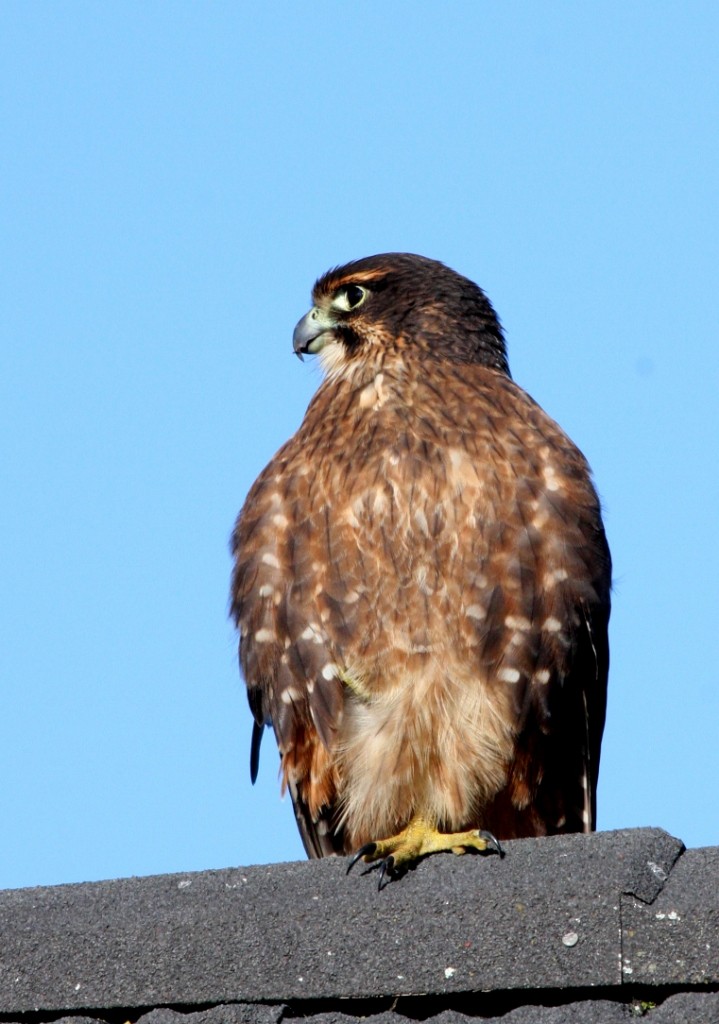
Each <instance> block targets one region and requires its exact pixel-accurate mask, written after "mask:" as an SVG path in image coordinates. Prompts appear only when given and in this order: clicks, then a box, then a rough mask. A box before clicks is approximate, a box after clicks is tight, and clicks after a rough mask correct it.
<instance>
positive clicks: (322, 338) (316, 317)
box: [292, 306, 336, 359]
mask: <svg viewBox="0 0 719 1024" xmlns="http://www.w3.org/2000/svg"><path fill="white" fill-rule="evenodd" d="M335 327H336V323H335V321H334V320H333V319H332V317H330V316H328V315H327V313H325V312H324V311H323V310H321V309H319V308H318V307H317V306H313V307H312V309H311V310H310V311H309V313H307V314H305V316H303V317H302V319H301V320H300V322H299V323H298V324H297V326H296V327H295V330H294V333H293V335H292V347H293V349H294V350H295V355H296V356H299V357H300V359H302V354H303V353H304V352H309V353H310V354H312V355H315V354H316V353H317V352H319V351H320V349H322V348H324V346H325V345H326V344H327V342H328V341H330V340H331V339H330V337H329V334H330V332H331V331H332V330H333V329H334V328H335Z"/></svg>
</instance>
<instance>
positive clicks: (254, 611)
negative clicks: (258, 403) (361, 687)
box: [232, 439, 343, 857]
mask: <svg viewBox="0 0 719 1024" xmlns="http://www.w3.org/2000/svg"><path fill="white" fill-rule="evenodd" d="M310 468H311V467H310V466H309V464H307V463H306V462H305V460H304V459H303V458H301V457H300V456H298V446H297V443H296V440H295V439H293V441H291V442H289V444H287V445H285V447H284V448H283V449H281V451H280V452H279V453H278V454H277V456H275V458H274V459H273V460H272V462H271V463H270V464H269V466H268V467H267V468H266V469H265V471H264V472H263V473H262V474H261V476H260V477H259V478H258V480H257V481H256V483H255V484H254V486H253V488H252V489H251V491H250V493H249V495H248V497H247V500H246V502H245V506H244V508H243V510H242V512H241V513H240V516H239V518H238V521H237V526H236V530H235V534H234V538H233V550H234V553H235V556H236V563H235V572H234V576H233V585H232V612H233V614H234V617H235V620H236V623H237V626H238V629H239V631H240V667H241V670H242V673H243V675H244V678H245V680H246V682H247V687H248V698H249V703H250V708H251V710H252V713H253V715H254V718H255V726H254V729H253V736H252V753H251V774H252V778H253V781H254V779H255V777H256V774H257V767H258V762H259V748H260V742H261V738H262V733H263V731H264V727H265V725H270V724H271V725H272V727H273V729H274V733H275V737H276V739H277V744H278V747H279V750H280V755H281V757H282V766H281V771H282V780H283V789H284V788H288V789H289V791H290V795H291V797H292V802H293V805H294V809H295V814H296V817H297V822H298V826H299V830H300V835H301V836H302V840H303V843H304V846H305V849H306V851H307V854H308V855H309V856H311V857H321V856H327V855H329V854H331V853H335V852H338V850H341V849H342V842H343V840H342V830H341V827H339V826H338V823H337V821H336V793H337V779H336V775H335V772H334V769H333V765H332V761H331V758H330V754H329V751H330V750H331V749H332V747H333V746H334V742H335V737H336V730H337V723H338V719H339V717H340V716H341V710H342V692H341V683H340V682H339V680H338V678H337V677H336V675H335V674H334V673H333V672H331V671H330V670H329V669H328V668H327V666H329V665H332V664H333V663H334V661H333V656H332V651H331V650H330V645H329V640H328V636H327V633H326V630H325V628H324V625H323V623H322V621H321V616H320V615H319V614H317V615H312V614H307V612H308V610H309V607H310V604H311V603H313V604H315V606H316V598H317V597H318V596H321V595H318V594H316V593H314V592H315V591H316V590H317V587H318V585H320V584H319V583H318V581H319V580H321V579H322V578H323V577H327V576H328V573H329V572H330V570H331V566H329V565H327V564H326V563H324V564H322V565H320V564H319V563H318V562H317V561H316V553H315V554H314V555H313V552H312V547H313V543H312V536H313V528H312V515H311V509H312V504H311V503H312V501H313V500H315V496H314V494H312V493H311V490H312V484H311V479H310V478H311V474H310V472H309V470H310ZM314 546H315V547H316V543H315V545H314ZM328 600H329V597H328ZM318 611H319V609H318Z"/></svg>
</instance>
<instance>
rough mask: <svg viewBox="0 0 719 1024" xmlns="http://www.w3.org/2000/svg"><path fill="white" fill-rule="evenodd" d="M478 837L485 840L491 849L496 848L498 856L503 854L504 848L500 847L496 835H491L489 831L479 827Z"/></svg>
mask: <svg viewBox="0 0 719 1024" xmlns="http://www.w3.org/2000/svg"><path fill="white" fill-rule="evenodd" d="M479 838H480V839H484V841H485V842H486V844H487V846H488V847H489V848H490V849H491V850H496V851H497V853H498V854H499V856H500V857H503V856H504V850H503V849H502V847H501V845H500V843H499V839H497V837H496V836H493V835H492V833H491V832H485V830H484V829H480V830H479Z"/></svg>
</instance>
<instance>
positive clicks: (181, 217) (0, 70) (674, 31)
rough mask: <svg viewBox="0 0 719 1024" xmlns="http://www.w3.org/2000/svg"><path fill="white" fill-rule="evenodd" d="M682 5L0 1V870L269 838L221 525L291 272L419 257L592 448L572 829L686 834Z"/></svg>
mask: <svg viewBox="0 0 719 1024" xmlns="http://www.w3.org/2000/svg"><path fill="white" fill-rule="evenodd" d="M718 34H719V9H718V8H717V7H716V5H715V4H712V3H709V2H705V3H704V2H693V0H688V2H687V3H684V4H676V3H673V2H663V0H651V2H648V0H647V2H634V3H631V4H627V3H626V2H621V3H620V2H611V0H607V2H602V3H598V4H593V5H588V4H577V3H575V2H556V3H555V2H551V3H543V4H533V3H519V2H509V3H504V4H501V5H498V4H495V3H488V2H482V0H473V2H459V3H456V4H451V5H447V4H439V3H421V2H419V3H417V2H413V3H409V2H397V3H392V2H389V3H387V0H383V2H381V3H380V2H376V0H370V2H368V3H365V4H363V5H362V6H361V7H357V8H350V7H347V6H345V5H341V4H337V3H335V2H329V0H316V2H313V3H312V4H297V3H290V2H282V0H280V2H278V3H274V4H267V5H250V4H240V3H234V2H233V3H227V2H214V3H207V4H195V3H186V2H174V3H171V4H167V3H159V2H153V0H149V2H148V0H142V2H123V3H104V4H100V3H85V2H73V3H69V2H63V0H59V2H57V3H54V4H46V3H37V2H33V0H22V2H16V0H6V2H5V3H3V4H2V5H1V6H0V123H2V125H3V129H2V133H0V160H1V161H2V176H1V177H2V186H1V192H0V253H1V254H2V263H3V270H2V274H0V291H1V292H2V294H1V295H0V331H1V335H2V337H1V339H0V481H1V484H0V486H1V488H2V490H1V492H0V493H2V501H1V502H0V573H1V580H2V584H1V588H0V684H1V685H2V693H3V701H2V704H3V712H2V716H1V717H0V777H1V778H2V785H0V826H1V828H2V836H3V838H2V843H0V887H13V886H23V885H34V884H47V883H56V882H70V881H82V880H88V879H98V878H108V877H115V876H121V875H142V874H150V873H155V872H169V871H188V870H194V869H204V868H213V867H225V866H228V865H245V864H250V863H260V862H267V861H274V860H290V859H296V858H299V857H301V856H303V852H302V848H301V845H300V841H299V838H298V836H297V835H296V830H295V826H294V819H293V815H292V809H291V806H290V804H289V801H288V800H286V801H284V802H281V801H280V797H279V790H278V785H277V764H278V761H277V755H276V752H275V750H274V745H273V742H272V739H271V736H267V737H266V739H265V744H264V746H263V758H262V763H261V768H260V778H259V780H258V783H257V785H256V786H255V787H254V789H253V788H252V787H251V786H250V781H249V774H248V759H249V738H250V731H251V719H250V715H249V711H248V709H247V706H246V700H245V693H244V686H243V685H242V684H241V682H240V679H239V677H238V672H237V665H236V642H235V636H234V633H233V629H232V626H231V624H230V623H229V621H228V619H227V592H228V579H229V573H230V559H229V554H228V546H227V544H228V537H229V534H230V531H231V528H232V524H233V521H234V517H235V515H236V513H237V511H238V509H239V508H240V506H241V504H242V501H243V499H244V496H245V494H246V492H247V490H248V488H249V486H250V484H251V483H252V481H253V479H254V478H255V476H256V475H257V473H258V472H259V471H260V470H261V469H262V467H263V466H264V465H265V463H266V462H267V461H268V460H269V458H270V457H271V456H272V454H273V453H274V451H275V450H276V449H277V447H278V446H279V445H280V444H281V443H282V442H283V441H284V440H285V439H286V438H287V437H288V436H289V435H290V434H291V433H292V432H293V431H294V430H295V429H296V428H297V426H298V424H299V422H300V420H301V417H302V415H303V412H304V410H305V408H306V405H307V403H308V401H309V399H310V397H311V395H312V393H313V391H314V389H315V388H316V386H317V384H318V382H319V371H318V368H317V367H316V365H314V364H313V363H312V361H309V362H307V363H305V364H304V365H302V364H300V363H299V362H298V360H296V359H295V358H294V357H293V356H292V353H291V334H292V328H293V326H294V324H295V322H296V321H297V319H298V318H299V317H300V316H301V315H302V314H303V313H304V312H305V311H306V309H307V308H308V304H309V292H310V288H311V285H312V283H313V281H314V279H315V277H317V276H318V275H319V274H320V273H321V272H323V271H324V270H326V269H327V268H328V267H330V266H333V265H336V264H339V263H343V262H345V261H346V260H348V259H353V258H358V257H361V256H365V255H369V254H371V253H374V252H383V251H388V250H408V251H414V252H420V253H423V254H425V255H427V256H430V257H433V258H436V259H441V260H443V261H445V262H446V263H448V264H449V265H450V266H453V267H455V269H457V270H459V271H460V272H462V273H464V274H466V275H467V276H469V277H471V278H473V279H474V280H476V281H477V282H478V283H479V284H481V285H482V286H483V287H484V288H485V290H486V291H487V292H488V294H489V296H490V297H491V299H492V301H493V303H494V305H495V307H496V308H497V310H498V312H499V314H500V316H501V318H502V320H503V323H504V326H505V330H506V334H507V339H508V344H509V353H510V362H511V366H512V371H513V375H514V377H515V379H516V380H517V381H518V382H519V383H520V384H521V385H522V386H523V387H525V388H526V389H527V390H528V391H529V392H530V393H531V394H532V395H533V396H534V397H535V398H536V399H537V400H538V401H539V402H540V403H541V404H542V405H543V406H544V407H545V408H546V409H547V411H548V412H549V413H550V414H551V415H552V416H554V417H555V418H556V419H557V420H558V421H559V422H560V423H561V424H562V426H563V427H564V428H565V429H566V430H567V431H568V433H569V434H570V435H571V436H572V437H573V438H574V440H575V441H576V442H577V443H578V444H579V446H580V447H581V448H582V449H583V451H584V452H585V454H586V455H587V457H588V458H589V460H590V462H591V464H592V466H593V468H594V472H595V477H596V481H597V485H598V488H599V491H600V493H601V495H602V498H603V501H604V504H605V509H606V525H607V532H608V536H609V539H610V543H611V546H612V551H613V555H614V562H615V591H614V611H613V618H612V627H611V639H612V672H611V679H610V700H609V712H608V722H607V729H606V733H605V742H604V748H603V761H602V774H601V779H600V792H599V825H600V827H601V828H603V829H610V828H621V827H627V826H635V825H658V826H662V827H664V828H666V829H668V830H669V831H670V832H673V833H674V834H675V835H678V836H680V837H681V838H682V839H683V840H684V841H685V842H686V843H687V845H689V846H701V845H708V844H716V843H719V802H718V801H717V800H716V796H715V792H714V790H715V788H716V783H717V779H718V778H719V744H717V742H716V733H717V727H718V724H719V696H718V694H719V678H718V677H717V664H718V663H719V627H718V622H717V620H718V617H719V600H718V597H719V595H718V593H717V591H718V584H717V581H718V580H719V553H718V544H717V526H718V524H717V508H718V506H719V485H718V483H717V479H718V474H717V448H718V447H719V412H718V409H717V406H718V405H719V354H718V347H717V340H716V339H717V327H716V324H717V312H716V306H717V294H718V289H717V284H718V281H717V277H718V268H719V252H718V242H717V239H719V215H718V207H717V171H718V170H719V168H718V167H717V164H718V155H719V142H718V139H719V136H718V135H717V125H718V124H719V72H718V71H717V61H716V39H717V35H718Z"/></svg>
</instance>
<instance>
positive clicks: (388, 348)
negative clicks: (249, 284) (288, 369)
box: [293, 253, 509, 377]
mask: <svg viewBox="0 0 719 1024" xmlns="http://www.w3.org/2000/svg"><path fill="white" fill-rule="evenodd" d="M312 301H313V306H312V309H311V310H310V311H309V313H307V314H306V315H305V316H303V317H302V319H301V320H300V322H299V323H298V324H297V326H296V327H295V332H294V336H293V344H294V350H295V352H296V353H297V355H298V356H300V358H302V355H303V353H312V354H319V355H320V358H321V360H322V365H323V367H324V369H325V371H326V372H327V373H328V375H329V376H331V377H340V376H345V375H346V374H349V373H352V372H353V371H354V370H355V369H357V368H359V367H360V366H361V365H366V364H367V363H379V362H382V361H383V360H384V358H385V356H386V355H388V354H389V353H391V352H393V351H394V352H396V353H397V354H401V355H402V356H403V357H404V358H409V359H411V358H412V357H413V355H418V356H419V355H424V356H426V357H430V358H439V359H448V360H451V361H453V362H459V363H482V364H483V365H485V366H488V367H491V368H493V369H495V370H499V371H500V372H502V373H506V374H509V367H508V365H507V353H506V348H505V344H504V337H503V335H502V328H501V326H500V324H499V320H498V319H497V315H496V314H495V312H494V310H493V308H492V306H491V304H490V302H489V299H488V298H487V296H486V295H485V294H484V292H483V291H482V289H481V288H479V287H477V285H476V284H474V283H473V282H472V281H470V280H469V279H468V278H466V277H462V276H461V275H460V274H457V273H455V271H453V270H450V269H449V267H446V266H445V265H444V264H443V263H439V262H437V261H436V260H429V259H426V258H425V257H424V256H415V255H413V254H411V253H385V254H384V255H380V256H369V257H367V258H366V259H362V260H356V261H355V262H353V263H348V264H346V266H344V267H338V268H337V269H335V270H330V271H329V272H328V273H326V274H325V275H324V276H323V277H321V278H320V279H319V280H318V281H317V283H316V284H315V286H314V289H313V291H312Z"/></svg>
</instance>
